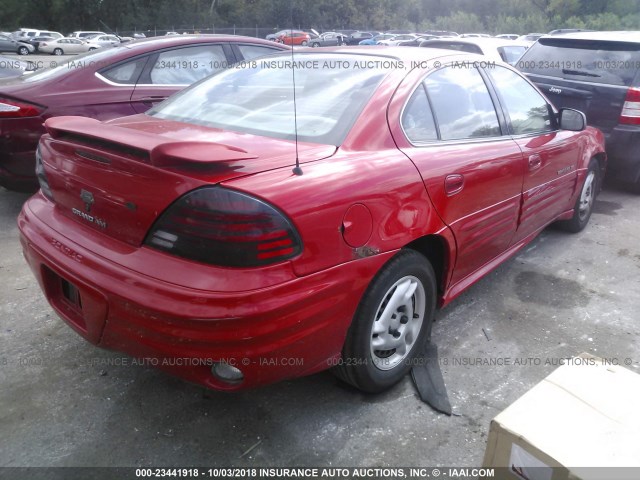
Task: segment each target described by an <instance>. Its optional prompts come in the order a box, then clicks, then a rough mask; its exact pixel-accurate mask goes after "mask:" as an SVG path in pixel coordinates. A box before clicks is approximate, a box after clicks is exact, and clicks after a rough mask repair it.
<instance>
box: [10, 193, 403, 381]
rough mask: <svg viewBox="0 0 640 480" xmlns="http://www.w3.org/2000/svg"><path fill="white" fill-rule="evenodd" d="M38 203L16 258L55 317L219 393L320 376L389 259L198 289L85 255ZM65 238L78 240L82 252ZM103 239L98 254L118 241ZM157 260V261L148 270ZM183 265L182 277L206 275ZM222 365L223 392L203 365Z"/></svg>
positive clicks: (32, 203)
mask: <svg viewBox="0 0 640 480" xmlns="http://www.w3.org/2000/svg"><path fill="white" fill-rule="evenodd" d="M46 203H48V201H47V200H46V199H44V197H42V195H41V194H37V195H35V196H34V197H32V198H31V199H30V200H29V201H28V202H27V203H26V204H25V206H24V207H23V211H22V212H21V214H20V217H19V219H18V224H19V228H20V232H21V242H22V247H23V251H24V255H25V258H26V259H27V262H28V263H29V265H30V267H31V269H32V270H33V272H34V274H35V276H36V278H37V280H38V282H39V283H40V286H41V288H42V290H43V291H44V293H45V295H46V297H47V300H48V301H49V303H50V304H51V305H52V307H53V308H54V309H55V310H56V312H57V313H58V314H59V315H60V316H61V317H62V319H63V320H64V321H65V322H66V323H67V324H69V325H70V326H71V327H72V328H73V329H74V330H75V331H76V332H78V333H79V334H80V335H82V336H83V337H84V338H86V339H87V340H88V341H90V342H91V343H93V344H95V345H98V346H100V347H104V348H107V349H111V350H116V351H120V352H124V353H126V354H128V355H131V356H133V357H136V358H139V359H144V361H145V363H148V364H150V365H153V366H156V367H158V368H161V369H163V370H165V371H168V372H169V373H172V374H174V375H177V376H179V377H182V378H184V379H186V380H189V381H193V382H196V383H199V384H202V385H205V386H207V387H210V388H214V389H219V390H239V389H243V388H249V387H255V386H259V385H265V384H268V383H272V382H276V381H279V380H284V379H286V378H294V377H299V376H302V375H307V374H310V373H314V372H317V371H320V370H324V369H326V368H329V366H330V363H331V362H330V360H331V359H333V358H336V357H337V356H339V355H340V352H341V349H342V345H343V343H344V339H345V337H346V333H347V329H348V328H349V325H350V323H351V319H352V318H353V315H354V314H355V311H356V308H357V305H358V302H359V300H360V298H361V297H362V295H363V293H364V290H365V289H366V287H367V285H368V283H369V281H370V279H371V278H372V277H373V276H374V275H375V273H376V272H377V271H378V270H379V268H380V267H381V266H382V265H383V264H384V263H385V262H386V261H387V260H388V259H389V258H390V257H391V256H392V255H393V253H394V252H389V253H386V254H384V255H377V256H373V257H369V258H365V259H360V260H355V261H352V262H348V263H346V264H343V265H339V266H336V267H334V268H331V269H328V270H325V271H322V272H318V273H316V274H313V275H309V276H305V277H295V276H292V277H291V279H290V280H288V281H285V282H282V283H277V284H274V285H268V286H265V287H264V288H258V289H254V290H250V291H244V292H213V291H205V290H198V289H195V288H192V287H190V286H184V285H176V284H172V283H169V282H167V281H166V280H164V279H158V278H153V277H150V276H148V275H146V274H143V273H139V272H136V271H133V270H131V269H129V268H127V267H125V266H124V265H122V264H120V263H116V262H113V261H111V260H110V259H109V258H105V257H103V256H101V255H98V254H96V253H94V252H93V251H92V249H91V248H88V247H90V246H91V241H90V238H89V239H87V236H86V235H83V233H86V232H85V227H84V226H82V225H77V224H76V223H75V222H73V221H72V220H68V219H67V220H66V225H65V228H64V229H56V230H54V229H53V228H51V227H50V226H49V225H48V224H49V223H52V224H54V225H57V224H56V221H57V219H56V221H54V222H48V221H47V218H46V216H47V215H51V216H54V215H55V208H54V207H53V205H52V204H49V206H48V208H44V207H47V206H46V205H44V204H46ZM43 206H44V207H43ZM34 211H35V212H37V215H36V214H35V213H34ZM43 212H44V213H43ZM62 221H65V220H64V219H63V220H62ZM58 230H60V231H58ZM61 231H63V232H64V235H63V234H62V233H60V232H61ZM72 238H74V239H75V238H81V239H82V245H81V244H80V243H79V242H75V241H73V240H71V239H72ZM85 240H87V241H86V242H85ZM102 241H103V246H104V243H106V244H108V243H109V242H117V241H115V240H109V239H108V238H107V239H104V238H103V240H102ZM114 249H115V250H117V249H118V246H117V245H114ZM165 257H166V256H165V255H164V254H158V256H157V262H159V263H162V262H163V261H164V260H165ZM167 260H170V262H169V261H167V267H168V268H175V259H169V258H167ZM183 263H184V268H185V269H192V270H196V269H200V268H208V267H206V266H201V265H197V264H195V263H192V262H187V261H185V262H183ZM282 268H290V266H289V265H288V264H284V265H283V267H282ZM211 270H212V271H215V268H212V269H211ZM256 273H259V271H257V272H256ZM178 277H180V276H179V275H178ZM61 279H63V280H64V281H66V282H70V283H71V284H73V285H74V286H75V287H77V289H78V291H79V292H80V297H81V299H82V306H81V308H77V307H74V306H73V305H70V303H69V301H68V299H66V298H64V296H63V295H62V293H61V288H60V281H61ZM221 361H224V362H227V363H230V364H232V365H235V366H237V367H238V368H240V369H241V370H242V372H243V374H244V381H243V382H242V383H241V384H228V383H225V382H223V381H221V380H219V379H217V378H216V377H214V376H213V375H212V374H211V365H212V364H213V363H215V362H221Z"/></svg>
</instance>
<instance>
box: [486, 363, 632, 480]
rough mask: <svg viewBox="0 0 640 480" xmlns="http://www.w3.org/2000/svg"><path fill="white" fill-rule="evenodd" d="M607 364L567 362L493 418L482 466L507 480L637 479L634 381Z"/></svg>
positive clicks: (623, 370)
mask: <svg viewBox="0 0 640 480" xmlns="http://www.w3.org/2000/svg"><path fill="white" fill-rule="evenodd" d="M611 363H613V362H607V361H604V360H602V359H600V358H597V357H593V356H591V355H589V354H586V353H583V354H581V355H579V356H577V357H574V358H572V359H568V360H567V362H566V364H564V365H562V366H561V367H559V368H558V369H556V370H555V371H554V372H553V373H551V374H550V375H549V376H548V377H547V378H545V379H544V380H542V381H541V382H540V383H539V384H538V385H536V386H535V387H533V388H532V389H531V390H529V391H528V392H527V393H525V394H524V395H523V396H522V397H520V398H519V399H518V400H516V401H515V402H514V403H513V404H512V405H510V406H509V407H507V408H506V409H505V410H504V411H503V412H501V413H500V414H498V416H496V417H495V418H494V419H493V420H492V422H491V428H490V431H489V438H488V440H487V450H486V452H485V456H484V462H483V467H508V469H509V473H507V476H508V478H513V479H518V478H521V479H528V480H560V479H583V480H587V479H596V478H597V479H601V478H603V474H604V475H606V477H607V478H608V479H613V478H636V479H637V478H640V476H639V475H640V375H638V374H636V373H634V372H632V371H630V370H627V369H626V368H624V367H622V366H618V365H612V364H611ZM619 467H627V468H619ZM629 467H635V468H629ZM603 468H607V471H606V472H605V471H604V470H603Z"/></svg>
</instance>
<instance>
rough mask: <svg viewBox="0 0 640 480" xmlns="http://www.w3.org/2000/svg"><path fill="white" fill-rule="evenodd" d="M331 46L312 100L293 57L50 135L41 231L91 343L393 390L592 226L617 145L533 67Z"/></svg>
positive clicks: (45, 265) (37, 208) (244, 370)
mask: <svg viewBox="0 0 640 480" xmlns="http://www.w3.org/2000/svg"><path fill="white" fill-rule="evenodd" d="M317 52H318V51H317V50H315V49H309V51H303V52H301V53H297V54H296V57H295V62H296V63H297V67H296V70H295V82H296V89H295V90H296V95H295V98H294V96H293V88H292V84H291V82H292V75H291V74H292V72H291V70H290V68H291V55H290V54H289V53H287V54H278V55H275V56H271V57H269V58H267V59H263V60H260V61H257V62H256V64H255V65H250V66H249V67H248V68H243V69H233V70H227V71H225V72H223V73H220V74H217V75H214V76H212V77H210V78H208V79H206V80H204V81H202V82H199V83H198V84H196V85H194V86H192V87H190V88H188V89H186V90H184V91H182V92H180V93H179V94H177V95H175V96H174V97H172V98H171V99H169V100H167V101H166V102H164V103H163V104H161V105H159V106H157V107H155V108H154V109H153V110H151V111H150V112H148V113H147V114H142V115H136V116H132V117H128V118H122V119H117V120H113V121H110V122H99V121H97V120H90V119H86V118H78V117H64V118H53V119H49V120H47V122H46V129H47V131H48V134H47V135H44V136H43V137H42V139H41V141H40V147H39V151H38V165H37V171H38V178H39V181H40V185H41V191H40V192H39V193H37V194H36V195H35V196H33V197H32V198H31V199H30V200H29V201H28V202H27V203H26V204H25V205H24V208H23V210H22V212H21V215H20V217H19V228H20V231H21V239H22V245H23V248H24V254H25V257H26V259H27V261H28V263H29V264H30V266H31V268H32V270H33V272H34V274H35V276H36V277H37V279H38V281H39V283H40V285H41V287H42V289H43V291H44V293H45V295H46V297H47V299H48V300H49V302H50V303H51V305H52V306H53V308H54V309H55V311H56V312H57V313H58V314H59V315H60V316H61V317H62V318H63V319H64V320H65V321H66V322H67V323H68V324H69V325H70V326H71V327H72V328H73V329H74V330H76V331H77V332H78V333H79V334H80V335H82V336H83V337H85V338H86V339H87V340H88V341H90V342H92V343H94V344H96V345H98V346H101V347H104V348H108V349H114V350H118V351H122V352H126V353H128V354H130V355H132V356H135V357H139V358H143V359H145V361H146V362H147V363H148V364H150V365H156V366H158V367H159V368H163V369H165V370H167V371H170V372H173V373H174V374H176V375H179V376H181V377H183V378H185V379H188V380H191V381H194V382H197V383H200V384H203V385H206V386H208V387H211V388H214V389H220V390H236V389H241V388H247V387H254V386H257V385H264V384H268V383H270V382H275V381H279V380H282V379H285V378H293V377H298V376H301V375H307V374H311V373H314V372H318V371H320V370H324V369H327V368H330V367H335V370H336V371H337V373H338V374H339V375H340V376H341V378H343V379H344V380H346V381H347V382H350V383H351V384H353V385H355V386H356V387H358V388H360V389H362V390H365V391H380V390H383V389H385V388H388V387H389V386H391V385H393V384H394V383H395V382H397V381H398V380H400V379H401V378H402V376H403V375H405V374H406V373H407V371H408V370H409V368H410V366H411V364H412V361H413V359H414V357H415V356H416V352H417V350H418V349H419V348H420V345H421V343H422V342H423V341H424V340H425V338H427V337H428V336H429V334H430V329H431V324H432V320H433V315H434V309H435V308H436V307H437V306H444V305H446V304H447V303H449V302H450V301H451V300H452V299H453V298H455V297H456V296H457V295H458V294H460V293H461V292H462V291H463V290H464V289H465V288H467V287H468V286H470V285H471V284H473V283H474V282H476V281H477V280H479V279H480V278H482V277H483V276H484V275H485V274H487V273H488V272H489V271H491V270H492V269H493V268H495V267H497V266H498V265H500V264H501V263H502V262H504V261H505V260H506V259H508V258H509V257H510V256H512V255H513V254H514V253H516V252H517V251H518V250H519V249H521V248H522V247H523V246H524V245H526V244H527V243H528V242H530V241H531V240H532V239H533V238H534V237H535V236H536V235H537V234H538V233H539V232H540V231H541V230H542V229H543V228H545V227H546V226H547V225H549V224H550V223H552V222H555V221H562V222H563V225H564V226H565V228H567V229H568V230H570V231H574V232H577V231H579V230H581V229H583V228H584V227H585V226H586V224H587V222H588V221H589V217H590V215H591V211H592V207H593V204H594V198H595V195H596V192H597V191H598V187H599V182H600V179H601V178H602V175H603V170H604V168H605V163H606V157H605V154H604V148H603V136H602V134H601V133H600V132H599V131H598V130H595V129H593V128H590V127H586V125H585V117H584V115H583V114H582V113H580V112H578V111H576V110H571V109H563V110H560V111H559V112H557V111H556V110H555V109H554V107H553V106H552V105H551V104H550V103H549V102H548V101H547V100H546V99H545V97H544V96H543V95H542V94H541V93H540V92H539V91H538V90H537V89H536V88H535V87H534V86H532V85H531V84H530V83H529V81H528V80H526V78H524V77H523V76H522V75H521V74H520V73H518V72H517V71H516V70H514V69H512V68H511V67H509V66H508V65H506V64H496V65H495V66H494V67H493V68H489V67H486V68H485V67H483V65H487V64H486V62H484V63H482V62H480V60H482V58H481V57H477V56H473V55H469V54H464V53H458V52H451V51H447V50H431V49H422V48H421V49H407V48H401V47H398V48H396V47H392V48H388V47H383V48H382V49H380V48H379V47H372V49H368V50H367V51H366V52H363V51H362V50H359V49H358V48H357V47H344V48H335V49H332V50H327V51H325V52H321V53H317ZM436 59H437V60H436ZM418 61H419V63H414V62H418ZM434 63H436V64H437V65H439V66H438V68H431V66H432V65H434ZM412 65H419V66H418V67H417V68H413V69H412V68H411V66H412ZM489 65H491V64H489ZM303 66H307V68H303ZM294 111H295V115H294Z"/></svg>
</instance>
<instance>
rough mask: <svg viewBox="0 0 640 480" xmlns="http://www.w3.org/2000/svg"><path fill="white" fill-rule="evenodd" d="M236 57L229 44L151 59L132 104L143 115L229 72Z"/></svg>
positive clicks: (189, 48)
mask: <svg viewBox="0 0 640 480" xmlns="http://www.w3.org/2000/svg"><path fill="white" fill-rule="evenodd" d="M234 61H235V57H234V56H233V52H232V51H231V48H230V47H229V44H227V43H216V44H198V45H188V46H181V47H176V48H172V49H167V50H164V51H162V52H159V53H156V54H153V55H151V56H150V58H149V61H148V62H147V63H146V65H145V68H144V70H143V71H142V74H141V75H140V78H139V79H138V82H137V84H136V86H135V88H134V91H133V94H132V95H131V104H132V106H133V108H134V109H135V110H136V111H137V112H138V113H144V112H146V111H147V110H149V109H150V108H151V107H153V106H154V105H155V104H157V103H159V102H162V101H163V100H165V99H166V98H167V97H169V96H171V95H173V94H174V93H176V92H178V91H180V90H182V89H183V88H185V87H188V86H189V85H191V84H192V83H194V82H197V81H198V80H201V79H203V78H204V77H206V76H208V75H211V74H213V73H216V72H219V71H221V70H224V69H226V68H228V66H229V65H231V64H233V63H234Z"/></svg>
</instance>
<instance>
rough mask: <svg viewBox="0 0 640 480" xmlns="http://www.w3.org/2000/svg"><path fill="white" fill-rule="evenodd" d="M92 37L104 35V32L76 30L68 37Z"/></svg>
mask: <svg viewBox="0 0 640 480" xmlns="http://www.w3.org/2000/svg"><path fill="white" fill-rule="evenodd" d="M94 35H106V33H105V32H98V31H89V30H77V31H75V32H73V33H71V34H70V35H69V38H88V37H93V36H94Z"/></svg>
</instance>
